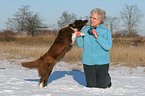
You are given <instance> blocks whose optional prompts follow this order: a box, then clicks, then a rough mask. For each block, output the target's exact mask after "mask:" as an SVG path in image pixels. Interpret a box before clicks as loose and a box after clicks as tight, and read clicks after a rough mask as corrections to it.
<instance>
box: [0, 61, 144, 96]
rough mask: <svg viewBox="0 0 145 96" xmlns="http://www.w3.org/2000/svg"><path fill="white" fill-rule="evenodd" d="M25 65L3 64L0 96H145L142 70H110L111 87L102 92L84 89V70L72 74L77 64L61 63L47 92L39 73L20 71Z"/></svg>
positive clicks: (95, 89) (113, 68) (139, 68)
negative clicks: (41, 86)
mask: <svg viewBox="0 0 145 96" xmlns="http://www.w3.org/2000/svg"><path fill="white" fill-rule="evenodd" d="M22 61H26V60H21V59H19V60H13V59H10V60H8V59H7V60H0V96H145V72H143V71H144V69H145V68H143V67H137V68H128V67H119V66H111V67H110V71H109V73H110V75H111V77H112V84H113V85H112V87H111V88H107V89H99V88H87V87H85V85H86V82H85V77H84V72H83V70H73V71H72V69H74V68H75V67H74V66H75V64H74V65H71V64H68V63H65V62H62V61H60V62H58V63H57V64H56V66H55V68H54V70H53V72H52V74H51V76H50V78H49V82H48V86H47V88H39V86H38V82H39V77H38V72H37V70H36V69H32V70H29V69H26V68H23V67H21V66H20V62H22ZM79 63H80V62H79ZM71 68H72V69H71Z"/></svg>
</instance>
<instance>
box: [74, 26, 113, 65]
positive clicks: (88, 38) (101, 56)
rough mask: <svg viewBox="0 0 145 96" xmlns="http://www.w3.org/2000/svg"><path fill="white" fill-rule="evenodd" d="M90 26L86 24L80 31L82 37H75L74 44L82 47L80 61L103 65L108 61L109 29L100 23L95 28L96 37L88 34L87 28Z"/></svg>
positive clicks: (109, 46) (110, 43) (110, 38)
mask: <svg viewBox="0 0 145 96" xmlns="http://www.w3.org/2000/svg"><path fill="white" fill-rule="evenodd" d="M89 29H90V26H86V27H85V28H84V29H83V30H82V33H84V34H85V36H83V37H77V38H76V44H77V46H78V47H79V48H83V52H82V59H81V61H82V63H83V64H87V65H104V64H108V63H110V54H109V49H110V48H111V47H112V36H111V31H110V30H109V29H108V28H106V27H104V26H103V25H102V24H101V25H100V26H98V27H97V28H96V31H97V34H98V36H99V37H98V38H95V37H94V35H90V34H89V33H88V30H89Z"/></svg>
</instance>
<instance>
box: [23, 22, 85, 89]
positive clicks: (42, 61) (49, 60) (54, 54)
mask: <svg viewBox="0 0 145 96" xmlns="http://www.w3.org/2000/svg"><path fill="white" fill-rule="evenodd" d="M87 23H88V20H84V21H83V20H76V21H75V22H74V23H73V24H70V25H69V26H66V27H64V28H62V29H61V30H60V31H59V33H58V35H57V37H56V39H55V41H54V43H53V44H52V46H51V47H50V49H49V50H48V51H47V52H46V53H45V54H44V55H43V56H41V57H40V58H39V59H37V60H36V61H32V62H23V63H22V66H23V67H27V68H38V72H39V76H40V77H41V78H40V81H39V86H40V87H42V83H43V87H45V86H47V81H48V78H49V76H50V74H51V72H52V69H53V67H54V65H55V64H56V62H57V61H58V60H60V59H61V58H62V57H63V56H64V55H65V54H66V52H68V51H69V50H70V49H71V48H72V45H73V43H74V41H75V38H76V33H77V31H81V29H82V28H83V27H84V26H85V25H86V24H87ZM81 35H82V36H84V35H85V34H83V33H81Z"/></svg>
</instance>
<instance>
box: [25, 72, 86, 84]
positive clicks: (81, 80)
mask: <svg viewBox="0 0 145 96" xmlns="http://www.w3.org/2000/svg"><path fill="white" fill-rule="evenodd" d="M65 75H72V76H73V79H74V80H75V81H76V82H77V83H78V84H80V85H83V86H86V81H85V75H84V72H82V71H80V70H73V71H54V72H53V73H52V74H51V75H50V77H49V79H48V83H47V84H49V83H51V82H52V81H54V80H57V79H59V78H62V77H64V76H65ZM24 80H25V81H35V82H39V79H24Z"/></svg>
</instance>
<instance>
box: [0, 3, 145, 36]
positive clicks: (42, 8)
mask: <svg viewBox="0 0 145 96" xmlns="http://www.w3.org/2000/svg"><path fill="white" fill-rule="evenodd" d="M144 4H145V0H0V30H4V29H6V24H5V22H7V21H8V18H13V17H14V14H15V13H16V12H18V9H19V8H22V5H30V6H31V7H30V11H33V12H34V13H38V14H39V15H40V17H41V19H42V20H43V22H44V23H45V24H48V25H53V24H57V20H59V17H61V16H62V13H63V12H64V11H68V13H75V14H76V15H77V17H85V16H90V11H91V10H92V9H95V8H100V9H103V10H105V12H106V15H107V16H112V17H120V11H122V10H123V8H124V7H125V5H129V6H130V5H137V7H138V8H139V9H140V10H141V12H142V14H143V15H144V16H143V17H142V18H141V22H140V24H139V26H138V31H139V32H138V34H140V35H141V36H145V31H144V29H143V28H145V6H144Z"/></svg>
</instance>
